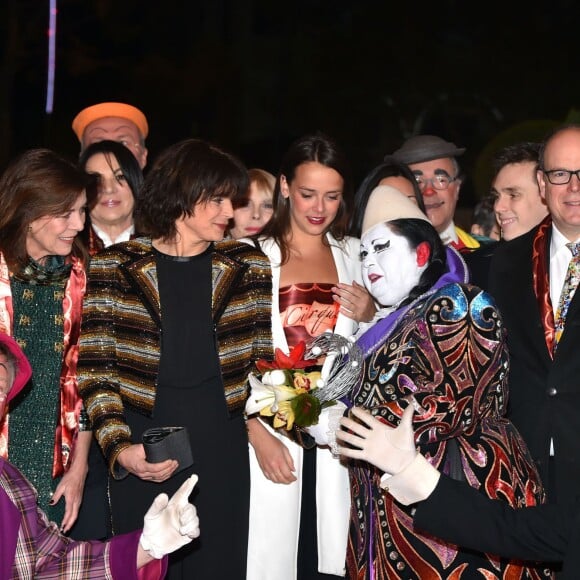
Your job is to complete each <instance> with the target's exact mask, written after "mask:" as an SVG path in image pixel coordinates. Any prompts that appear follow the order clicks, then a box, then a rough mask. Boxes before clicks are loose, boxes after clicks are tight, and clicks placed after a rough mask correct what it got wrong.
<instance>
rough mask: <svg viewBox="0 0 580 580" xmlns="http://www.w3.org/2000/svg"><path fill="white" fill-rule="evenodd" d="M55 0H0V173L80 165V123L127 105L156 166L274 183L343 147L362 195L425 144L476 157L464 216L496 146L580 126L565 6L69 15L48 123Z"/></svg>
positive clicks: (205, 5)
mask: <svg viewBox="0 0 580 580" xmlns="http://www.w3.org/2000/svg"><path fill="white" fill-rule="evenodd" d="M48 10H49V2H48V0H0V67H1V68H0V134H1V135H2V139H0V167H4V166H5V164H6V163H7V162H8V161H9V160H10V158H12V157H13V156H14V155H16V154H17V153H18V152H20V151H22V150H23V149H27V148H29V147H36V146H47V147H51V148H53V149H56V150H58V151H60V152H62V153H65V154H67V155H69V156H71V157H76V155H77V154H78V143H77V141H76V138H75V136H74V134H73V133H72V130H71V128H70V124H71V121H72V119H73V117H74V116H75V115H76V113H77V112H78V111H79V110H80V109H82V108H83V107H85V106H88V105H91V104H94V103H96V102H100V101H105V100H118V101H125V102H128V103H131V104H134V105H136V106H137V107H139V108H140V109H142V110H143V111H144V113H145V114H146V116H147V118H148V120H149V123H150V135H149V138H148V140H147V145H148V148H149V155H150V157H149V159H150V161H149V162H150V163H151V161H152V159H153V158H154V157H155V155H156V154H157V153H159V152H160V150H161V149H162V148H164V147H165V146H167V145H169V144H171V143H173V142H175V141H177V140H180V139H183V138H186V137H199V138H203V139H207V140H209V141H212V142H214V143H215V144H217V145H219V146H222V147H224V148H226V149H228V150H230V151H232V152H234V153H236V154H237V155H238V156H239V157H241V158H242V159H243V161H244V162H245V163H246V164H247V165H248V166H249V167H252V166H259V167H263V168H265V169H268V170H269V171H271V172H272V173H276V172H277V169H278V164H279V161H280V157H281V155H282V154H283V152H284V150H285V149H286V148H287V146H288V145H289V144H290V142H291V141H292V140H293V139H295V138H296V137H298V136H300V135H302V134H304V133H307V132H311V131H315V130H322V131H325V132H326V133H328V134H329V135H331V136H333V137H334V138H335V139H337V140H338V141H339V143H340V144H341V145H342V146H343V148H344V149H345V150H346V152H347V153H348V155H349V156H350V159H351V161H352V166H353V172H354V175H355V179H356V181H357V183H358V182H359V181H360V180H361V179H362V177H363V176H364V174H365V173H366V172H367V171H368V170H369V169H371V168H372V167H373V166H374V165H375V164H377V163H378V162H379V161H380V160H381V159H382V157H383V155H384V154H385V153H388V152H392V151H393V150H394V149H396V148H397V147H398V146H399V145H400V144H401V142H402V141H403V140H404V139H405V138H407V137H409V136H411V135H413V134H417V133H433V134H437V135H439V136H441V137H445V138H447V139H449V140H452V141H454V142H455V143H456V144H457V145H459V146H465V147H467V153H466V154H465V155H464V157H463V158H462V159H461V161H462V166H463V169H464V170H465V172H466V174H467V182H466V183H465V185H464V187H463V189H462V195H461V198H460V205H461V206H462V207H464V208H469V207H471V206H472V205H473V203H475V201H476V200H477V198H478V197H479V196H481V195H482V194H483V193H485V191H486V190H487V188H488V184H489V178H488V161H489V156H490V154H491V153H492V152H493V151H494V150H495V149H496V148H497V147H498V146H499V145H502V144H504V143H506V142H509V141H516V140H519V139H540V138H541V137H542V136H543V135H544V134H545V132H546V130H547V129H549V128H550V127H551V126H553V125H554V124H556V123H558V122H562V121H564V120H571V119H574V120H580V119H576V118H577V117H578V114H577V113H576V110H575V107H580V104H579V103H580V94H579V89H580V70H579V67H578V64H579V60H578V55H579V44H580V35H579V34H578V23H579V18H578V16H579V15H580V10H579V9H578V7H577V5H576V3H575V2H573V1H571V0H570V1H565V0H555V1H551V2H544V3H541V4H540V3H529V4H527V5H525V4H524V5H522V4H521V3H518V6H515V5H514V6H512V5H511V3H510V2H509V1H507V0H506V1H505V2H503V3H481V2H471V1H467V2H466V1H462V2H460V1H451V0H449V1H445V0H442V1H439V2H424V3H423V2H405V3H401V2H396V3H395V2H390V1H383V2H379V1H376V2H375V1H372V0H359V1H358V2H357V1H354V0H353V1H346V0H335V1H333V2H329V1H322V0H310V1H306V0H295V1H293V2H280V1H274V0H272V1H267V0H238V1H235V0H206V1H202V0H197V1H196V0H191V1H190V2H186V1H177V0H161V1H158V2H148V1H137V0H100V1H98V0H60V1H59V2H58V22H57V58H56V90H55V99H54V112H53V113H52V115H46V114H45V112H44V108H45V100H46V78H47V27H48Z"/></svg>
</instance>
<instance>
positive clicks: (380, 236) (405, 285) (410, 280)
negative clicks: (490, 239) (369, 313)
mask: <svg viewBox="0 0 580 580" xmlns="http://www.w3.org/2000/svg"><path fill="white" fill-rule="evenodd" d="M360 247H361V254H360V255H361V261H362V274H363V280H364V284H365V286H366V288H367V290H368V291H369V292H370V293H371V294H372V296H373V297H374V299H375V300H376V301H377V302H378V303H379V304H380V305H381V306H394V305H396V304H399V302H401V301H402V300H404V299H405V298H407V296H409V293H410V292H411V290H412V289H413V288H414V287H415V286H416V285H417V283H418V282H419V278H420V277H421V274H422V273H423V270H425V268H426V267H427V265H426V260H425V259H422V258H419V257H418V253H417V250H412V249H411V247H410V246H409V242H408V241H407V238H405V237H403V236H401V235H400V234H397V233H395V232H393V231H392V230H391V229H390V228H389V226H388V225H386V224H385V223H379V224H377V225H376V226H373V227H372V228H371V229H370V230H368V231H366V232H365V233H364V234H363V235H362V238H361V245H360Z"/></svg>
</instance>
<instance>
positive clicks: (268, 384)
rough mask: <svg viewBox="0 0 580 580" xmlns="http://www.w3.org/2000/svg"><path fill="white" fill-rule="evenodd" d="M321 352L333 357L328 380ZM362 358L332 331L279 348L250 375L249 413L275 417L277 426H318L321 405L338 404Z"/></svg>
mask: <svg viewBox="0 0 580 580" xmlns="http://www.w3.org/2000/svg"><path fill="white" fill-rule="evenodd" d="M321 356H326V359H327V360H328V359H329V358H330V359H331V360H330V361H328V362H327V365H328V366H329V367H330V370H329V372H328V373H325V378H324V379H323V378H322V372H321V366H320V365H319V364H318V359H319V358H320V357H321ZM361 363H362V352H361V350H360V349H359V347H358V346H357V345H356V344H354V342H353V341H351V340H348V339H347V338H345V337H343V336H341V335H339V334H333V333H332V332H326V333H324V334H321V335H320V336H317V337H316V338H314V339H313V340H310V341H309V342H308V343H305V342H304V341H301V342H299V343H298V344H297V345H296V346H295V347H294V348H292V349H290V353H289V354H285V353H284V352H282V350H280V349H279V348H277V349H276V351H275V357H274V360H273V361H266V360H264V359H260V360H259V361H257V362H256V367H257V369H258V371H259V373H260V374H258V375H255V374H254V373H250V375H249V377H248V379H249V382H250V387H251V392H250V397H249V398H248V401H247V402H246V413H247V414H248V415H253V414H255V413H259V414H260V415H261V416H263V417H273V427H274V429H278V428H280V427H284V428H285V429H286V430H290V429H292V427H293V426H294V425H296V426H297V427H310V426H311V425H316V424H317V423H318V417H319V416H320V413H321V411H322V409H324V408H325V407H329V406H331V405H334V404H335V403H336V399H338V398H340V397H342V396H344V395H345V394H346V393H347V392H348V391H349V390H350V389H351V388H352V387H353V386H354V384H356V382H357V381H358V379H359V377H360V374H361V371H362V364H361Z"/></svg>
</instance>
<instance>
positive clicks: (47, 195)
mask: <svg viewBox="0 0 580 580" xmlns="http://www.w3.org/2000/svg"><path fill="white" fill-rule="evenodd" d="M89 183H90V178H89V177H88V176H87V175H86V174H85V173H84V172H83V171H81V170H80V169H78V168H77V167H76V166H75V165H74V164H73V163H71V162H69V161H67V160H66V159H64V158H62V157H60V156H59V155H57V154H56V153H54V152H52V151H50V150H48V149H32V150H29V151H26V152H24V153H23V154H21V155H20V156H19V157H18V158H17V159H15V160H14V161H13V162H12V163H11V164H10V165H9V166H8V168H7V169H6V171H5V172H4V174H3V175H2V177H1V178H0V207H2V212H1V213H0V331H1V332H5V333H6V334H9V335H11V336H13V337H14V338H15V339H16V340H17V342H18V343H19V345H20V346H21V348H22V349H23V351H24V352H25V354H26V356H27V358H28V359H29V360H30V362H31V364H32V369H33V378H32V379H31V380H30V381H29V383H28V384H27V385H26V387H25V388H24V389H23V391H22V392H21V393H20V394H19V396H18V397H17V398H16V399H15V400H13V401H12V402H11V404H10V408H9V409H8V411H7V412H6V413H5V414H4V415H3V416H2V417H1V418H0V455H1V456H3V457H5V458H6V457H9V459H10V461H11V462H12V463H13V464H14V465H16V466H17V467H19V468H20V469H24V471H25V472H26V474H27V476H28V477H29V479H30V481H31V482H32V483H33V485H34V486H35V487H36V489H37V490H38V495H39V505H40V507H41V508H42V509H43V510H45V511H46V512H47V514H48V516H49V519H51V520H53V521H55V522H57V524H58V525H59V526H60V528H61V529H62V530H63V531H64V532H67V531H68V530H69V529H70V528H71V527H72V525H73V524H74V522H75V520H76V518H77V515H78V511H79V506H80V503H81V501H82V495H83V487H84V482H85V477H86V473H87V453H88V448H89V443H90V438H91V432H90V431H85V430H84V425H83V421H82V420H81V409H82V403H81V399H80V398H79V395H78V391H77V382H76V362H77V356H78V339H79V331H80V321H81V307H82V300H83V296H84V293H85V287H86V275H85V265H86V255H85V252H84V251H83V248H82V245H81V244H80V242H79V241H78V239H77V234H78V233H79V232H80V231H81V230H82V229H83V225H84V222H85V207H86V205H87V198H86V188H87V186H88V185H89Z"/></svg>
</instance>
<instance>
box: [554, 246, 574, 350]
mask: <svg viewBox="0 0 580 580" xmlns="http://www.w3.org/2000/svg"><path fill="white" fill-rule="evenodd" d="M566 246H567V247H568V249H569V250H570V251H571V252H572V259H571V260H570V263H569V264H568V270H567V272H566V279H565V280H564V286H562V293H561V294H560V300H559V301H558V309H557V310H556V317H555V321H554V322H555V331H556V332H555V335H554V352H556V348H557V346H558V342H559V341H560V337H561V336H562V332H564V324H565V322H566V314H567V313H568V307H569V306H570V302H571V301H572V298H573V297H574V292H576V287H577V286H578V282H580V242H570V243H569V244H566Z"/></svg>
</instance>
